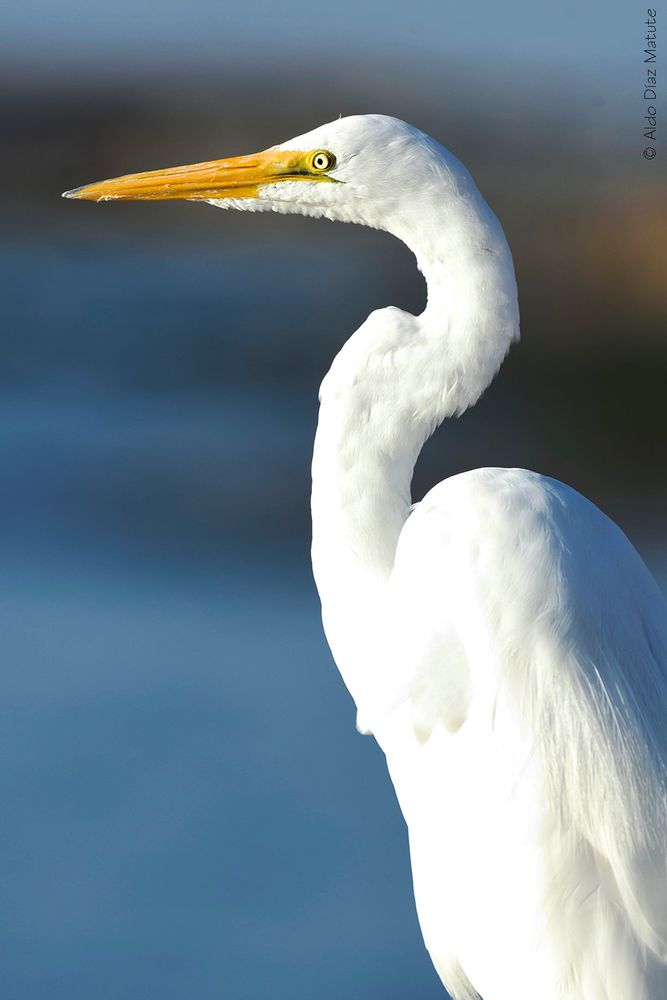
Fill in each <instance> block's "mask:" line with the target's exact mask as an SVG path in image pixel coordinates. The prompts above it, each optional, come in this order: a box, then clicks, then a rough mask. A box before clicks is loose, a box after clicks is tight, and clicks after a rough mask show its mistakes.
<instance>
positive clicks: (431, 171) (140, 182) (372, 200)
mask: <svg viewBox="0 0 667 1000" xmlns="http://www.w3.org/2000/svg"><path fill="white" fill-rule="evenodd" d="M434 188H437V189H438V194H439V197H440V199H442V198H443V196H445V197H446V196H447V193H448V190H449V193H450V194H451V196H452V197H454V198H457V199H461V198H462V197H465V196H466V195H469V194H470V193H471V190H472V191H474V190H475V188H474V184H473V183H472V181H471V179H470V176H469V174H468V172H467V171H466V170H465V168H464V167H463V166H462V165H461V164H460V163H459V162H458V160H456V159H455V157H453V156H451V154H449V153H447V152H446V150H444V149H443V148H442V147H441V146H439V145H438V144H437V143H436V142H435V141H434V140H433V139H431V138H429V137H428V136H427V135H425V134H424V133H423V132H420V131H418V130H417V129H415V128H413V127H412V126H411V125H408V124H406V123H405V122H402V121H399V120H398V119H396V118H390V117H387V116H385V115H353V116H351V117H348V118H339V119H338V120H337V121H334V122H330V123H329V124H328V125H321V126H319V127H318V128H316V129H313V131H311V132H307V133H306V134H305V135H300V136H297V137H296V138H294V139H289V140H288V141H287V142H283V143H281V144H279V145H277V146H272V147H271V148H270V149H267V150H264V151H262V152H260V153H254V154H251V155H249V156H236V157H232V158H229V159H221V160H211V161H208V162H205V163H195V164H191V165H189V166H184V167H174V168H170V169H166V170H153V171H148V172H146V173H140V174H128V175H126V176H123V177H116V178H113V179H112V180H107V181H101V182H99V183H95V184H88V185H86V186H85V187H80V188H76V189H75V190H73V191H67V192H66V193H65V197H66V198H79V199H84V200H88V201H112V200H157V199H174V198H182V199H183V198H184V199H189V200H192V201H207V202H209V203H210V204H212V205H216V206H218V207H219V208H235V209H240V210H242V211H254V212H257V211H260V212H261V211H274V212H282V213H295V214H302V215H310V216H315V217H320V216H323V217H325V218H328V219H336V220H339V221H342V222H360V223H362V224H365V225H369V226H373V227H374V228H379V229H389V230H392V231H396V228H397V226H398V227H400V222H401V217H402V216H403V215H405V216H406V217H407V216H408V215H409V214H410V210H411V209H412V211H414V202H415V199H416V198H418V197H419V196H420V194H425V193H429V192H431V191H432V190H433V189H434Z"/></svg>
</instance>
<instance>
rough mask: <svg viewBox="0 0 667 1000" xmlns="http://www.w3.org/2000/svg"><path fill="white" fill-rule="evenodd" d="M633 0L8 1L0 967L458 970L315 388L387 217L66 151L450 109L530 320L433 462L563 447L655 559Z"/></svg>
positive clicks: (663, 205)
mask: <svg viewBox="0 0 667 1000" xmlns="http://www.w3.org/2000/svg"><path fill="white" fill-rule="evenodd" d="M642 18H643V15H642V14H641V12H640V11H638V10H633V9H632V6H631V5H628V4H622V3H621V2H620V0H613V2H611V3H602V2H601V0H595V2H592V3H588V4H587V5H585V6H584V7H583V8H582V7H581V5H579V4H575V3H574V0H567V2H564V3H563V2H561V3H558V4H556V3H553V4H549V5H546V6H543V7H539V8H536V7H535V6H534V5H531V4H529V3H528V0H514V2H512V3H509V4H502V5H494V3H493V2H492V0H480V2H479V3H478V4H476V5H475V7H474V9H471V8H466V7H465V5H463V4H461V3H457V4H454V3H453V2H451V0H438V2H435V0H413V2H411V3H410V4H406V5H403V6H401V7H396V8H394V9H392V8H390V7H389V6H388V5H386V4H383V3H380V2H379V0H367V2H365V3H350V2H348V0H338V2H336V3H324V2H321V0H312V2H311V3H310V4H307V5H305V6H304V5H303V4H301V5H298V6H297V7H292V8H289V5H288V6H287V7H285V6H281V5H280V4H276V3H269V2H267V0H255V3H253V4H250V5H247V7H246V6H245V5H239V4H232V3H228V2H227V0H192V2H191V3H189V4H183V3H180V2H177V0H162V2H161V3H160V4H159V5H156V4H155V3H154V0H133V2H130V0H116V2H115V3H114V4H113V5H108V4H102V3H98V2H97V0H92V2H91V3H88V4H81V3H79V2H77V0H57V2H54V0H48V2H47V0H28V2H24V3H18V2H15V0H14V3H12V2H11V0H10V7H9V10H8V11H7V10H5V13H4V15H3V34H2V40H1V41H0V55H1V59H0V81H1V84H2V85H1V87H0V108H1V113H0V128H1V129H2V132H3V138H4V141H3V156H2V159H1V160H0V172H1V173H2V184H1V185H0V191H1V192H2V200H3V204H2V214H1V216H0V218H1V219H2V239H1V241H0V257H1V263H2V276H3V279H4V280H3V282H2V286H3V291H2V308H3V318H4V323H3V333H2V337H1V338H0V415H1V419H0V497H1V501H0V502H1V511H2V516H1V517H0V542H1V546H2V547H1V551H2V559H1V561H0V627H1V634H2V637H3V669H2V677H3V684H2V688H3V694H2V698H1V704H2V708H1V709H0V711H1V713H2V726H1V733H2V736H1V739H2V752H1V754H0V775H1V777H2V785H3V802H4V821H3V823H2V832H1V833H0V850H1V857H2V865H3V876H2V884H3V890H2V896H1V898H2V903H1V904H0V906H1V912H0V919H1V920H2V925H3V933H2V949H3V952H4V956H3V961H2V965H3V983H4V985H3V997H4V998H5V1000H37V998H40V1000H41V998H44V997H49V998H50V1000H57V998H59V997H63V998H67V1000H79V998H80V1000H83V998H86V1000H89V998H90V997H95V1000H134V998H137V1000H139V998H141V1000H143V998H147V997H159V998H160V1000H185V998H188V1000H189V998H192V997H196V998H197V1000H213V998H221V997H224V998H230V1000H237V998H238V1000H243V998H252V1000H254V998H263V997H269V996H270V997H272V998H275V1000H279V998H282V997H285V998H289V1000H311V998H312V997H317V998H318V1000H334V998H341V997H345V998H347V1000H362V998H363V1000H365V998H375V997H383V998H384V1000H399V998H408V997H409V998H410V1000H430V998H432V1000H436V998H437V997H442V996H443V992H442V990H441V987H440V985H439V983H438V981H437V979H436V976H435V974H434V972H433V971H432V969H431V966H430V962H429V960H428V958H427V956H426V954H425V952H424V950H423V945H422V943H421V938H420V935H419V930H418V926H417V921H416V917H415V914H414V906H413V901H412V894H411V885H410V874H409V866H408V855H407V840H406V833H405V829H404V825H403V822H402V819H401V817H400V814H399V812H398V808H397V806H396V803H395V801H394V797H393V792H392V789H391V786H390V784H389V781H388V778H387V777H386V774H385V768H384V762H383V759H382V755H381V754H380V752H379V751H378V749H377V747H376V746H375V745H374V743H373V741H372V740H369V739H364V738H362V737H360V736H358V735H357V734H356V733H355V729H354V711H353V706H352V703H351V701H350V699H349V697H348V695H347V693H346V691H345V690H344V688H343V685H342V682H341V681H340V680H339V678H338V675H337V672H336V670H335V667H334V665H333V663H332V661H331V657H330V655H329V653H328V650H327V647H326V645H325V642H324V639H323V636H322V633H321V626H320V621H319V605H318V601H317V596H316V593H315V590H314V586H313V583H312V579H311V575H310V564H309V553H308V549H309V515H308V502H309V498H308V492H309V461H310V449H311V444H312V438H313V434H314V430H315V423H316V418H317V388H318V384H319V381H320V380H321V378H322V376H323V375H324V373H325V371H326V369H327V367H328V365H329V363H330V361H331V358H332V357H333V355H334V353H335V352H336V350H337V349H338V348H339V347H340V346H341V344H342V343H343V342H344V340H345V339H346V337H347V336H348V335H349V334H350V333H351V332H352V331H353V330H354V329H355V328H356V327H357V326H358V325H359V324H360V323H361V322H362V320H363V319H364V318H365V316H366V315H367V314H368V313H369V312H370V311H371V310H372V309H374V308H376V307H379V306H382V305H386V304H390V303H391V304H395V305H399V306H402V307H404V308H407V309H410V310H413V311H418V310H420V309H421V306H422V303H423V301H424V287H423V283H422V280H421V278H420V276H419V275H418V273H417V271H416V269H415V266H414V263H413V260H412V258H411V256H410V254H409V253H408V251H407V250H406V249H405V248H404V247H402V246H401V245H400V244H398V243H397V242H396V241H393V240H392V239H391V238H390V237H388V236H385V235H383V234H381V233H377V232H370V231H365V230H362V229H360V228H355V227H345V226H335V225H332V224H331V223H328V222H325V221H321V222H316V221H313V220H306V219H301V218H296V219H289V218H281V217H275V218H274V217H269V216H256V217H253V216H238V217H235V216H234V215H233V214H232V213H222V212H216V211H214V210H213V209H212V208H210V207H208V206H204V205H191V204H190V205H189V204H179V203H163V204H140V203H137V204H130V205H123V204H107V205H94V204H88V203H78V202H63V201H61V199H60V197H59V196H60V192H61V191H62V190H64V189H66V188H71V187H74V186H76V185H78V184H82V183H85V182H89V181H93V180H97V179H100V178H103V177H109V176H113V175H116V174H121V173H126V172H128V171H135V170H141V169H150V168H155V167H160V166H166V165H171V164H178V163H187V162H193V161H196V160H204V159H210V158H214V157H218V156H222V155H232V154H235V153H242V152H250V151H253V150H256V149H261V148H265V147H266V146H269V145H271V144H273V143H275V142H279V141H281V140H283V139H286V138H288V137H290V136H292V135H296V134H299V133H301V132H303V131H306V130H308V129H310V128H312V127H314V126H316V125H318V124H321V123H323V122H326V121H328V120H331V119H332V118H335V117H337V116H338V115H339V114H350V113H357V112H364V111H378V112H383V113H387V114H393V115H396V116H398V117H402V118H406V119H408V120H409V121H411V122H412V123H413V124H415V125H417V126H419V127H421V128H423V129H425V130H426V131H429V132H431V133H432V134H433V135H434V136H435V137H436V138H438V139H439V140H440V141H442V142H443V143H444V144H445V145H446V146H448V147H449V148H450V149H452V150H453V151H454V152H455V153H456V154H457V155H458V156H459V157H460V158H461V159H462V160H463V161H464V162H465V163H466V164H467V165H468V167H469V168H470V169H471V171H472V173H473V175H474V176H475V178H476V180H477V182H478V184H479V186H480V188H481V190H482V192H483V193H484V195H485V196H486V198H487V200H488V201H489V202H490V204H491V205H492V207H493V208H494V210H495V212H496V213H497V214H498V216H499V217H500V219H501V222H502V223H503V225H504V227H505V231H506V233H507V236H508V239H509V241H510V244H511V246H512V248H513V251H514V256H515V262H516V267H517V276H518V281H519V288H520V298H521V309H522V329H523V338H524V339H523V342H522V343H521V345H519V346H518V347H515V348H514V349H513V351H512V353H511V356H510V358H509V359H508V361H507V362H506V364H505V366H504V368H503V370H502V372H501V375H500V377H499V378H498V379H497V381H496V383H495V384H494V385H493V387H492V388H491V389H490V390H489V391H488V392H487V393H486V395H485V396H484V398H483V400H482V401H481V402H480V404H479V405H478V406H477V407H476V408H475V409H474V411H472V412H470V413H468V414H466V415H465V416H464V417H463V418H462V419H460V420H459V421H456V422H454V423H452V424H451V425H448V426H446V427H444V428H441V430H440V432H439V433H437V434H436V435H435V437H434V438H433V440H432V441H431V442H430V443H429V445H428V446H427V448H426V449H425V452H424V454H423V455H422V457H421V459H420V462H419V465H418V467H417V472H416V476H415V483H414V495H415V498H419V497H420V496H421V495H422V494H423V492H424V491H425V490H426V489H428V488H429V487H430V486H431V485H433V484H434V483H435V482H437V481H438V480H439V479H441V478H443V477H444V476H446V475H449V474H451V473H454V472H457V471H461V470H463V469H467V468H473V467H475V466H478V465H518V466H527V467H529V468H534V469H536V470H538V471H540V472H544V473H548V474H550V475H553V476H557V477H559V478H562V479H564V480H566V481H567V482H569V483H570V484H571V485H573V486H575V487H576V488H577V489H579V490H580V491H581V492H583V493H585V494H587V495H588V496H589V497H591V498H592V499H593V500H594V501H596V502H597V503H598V504H599V505H600V506H601V507H602V508H603V509H604V510H605V511H606V512H608V513H609V514H610V515H611V516H613V517H614V518H615V519H617V520H619V521H620V523H621V524H622V525H623V527H624V528H625V530H626V531H627V532H628V534H629V535H630V537H631V539H632V540H633V541H634V543H635V544H636V545H637V547H638V548H639V550H640V551H641V553H642V555H643V556H644V558H645V559H646V560H647V562H648V563H649V565H650V566H651V568H652V569H653V571H654V572H655V573H656V575H657V576H658V578H659V579H660V580H661V582H662V583H663V586H664V583H665V580H666V578H667V532H666V531H665V528H664V521H663V511H664V503H665V495H666V493H667V472H666V465H665V449H664V437H665V391H664V386H665V382H666V376H667V350H666V348H665V320H666V311H667V306H666V303H667V300H666V297H665V290H664V286H665V263H666V256H667V198H666V189H665V183H664V179H665V173H664V166H663V164H662V161H661V156H662V153H663V147H662V146H658V156H657V158H656V160H654V161H653V162H647V161H646V160H644V159H643V157H642V149H643V146H644V142H643V140H642V126H643V118H642V115H643V114H645V109H644V106H643V101H642V87H643V79H644V69H645V67H644V65H643V52H642V50H643V47H644V43H643V36H644V33H645V29H644V26H643V24H642Z"/></svg>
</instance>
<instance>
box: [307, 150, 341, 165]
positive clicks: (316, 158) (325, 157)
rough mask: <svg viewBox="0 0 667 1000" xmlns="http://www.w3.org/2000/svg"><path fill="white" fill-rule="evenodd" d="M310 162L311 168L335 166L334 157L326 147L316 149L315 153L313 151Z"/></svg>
mask: <svg viewBox="0 0 667 1000" xmlns="http://www.w3.org/2000/svg"><path fill="white" fill-rule="evenodd" d="M310 162H311V165H312V167H313V170H331V168H332V167H333V166H335V163H336V158H335V157H334V155H333V153H329V152H328V151H327V150H326V149H318V150H317V152H316V153H313V155H312V157H311V159H310Z"/></svg>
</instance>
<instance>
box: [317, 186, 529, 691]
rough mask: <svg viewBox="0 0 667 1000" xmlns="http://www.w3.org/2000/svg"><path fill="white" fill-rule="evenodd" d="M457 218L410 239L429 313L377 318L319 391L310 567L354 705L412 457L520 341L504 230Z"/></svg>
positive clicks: (404, 509) (402, 513)
mask: <svg viewBox="0 0 667 1000" xmlns="http://www.w3.org/2000/svg"><path fill="white" fill-rule="evenodd" d="M480 202H481V198H480ZM481 204H482V205H483V204H484V203H483V202H481ZM484 207H485V206H484ZM489 220H491V221H489ZM456 221H457V222H458V225H452V218H451V212H450V213H449V216H448V218H447V219H445V220H443V227H442V229H441V230H440V235H439V238H438V240H437V241H435V245H434V241H433V240H430V241H416V240H415V239H410V236H409V235H406V237H405V242H407V243H408V244H412V249H413V250H414V252H415V254H416V256H417V260H418V263H419V266H420V269H421V270H422V272H423V273H424V277H425V278H426V282H427V289H428V300H427V306H426V309H425V310H424V312H423V313H422V314H421V315H420V316H412V315H410V314H408V313H405V312H402V311H401V310H399V309H395V308H392V307H390V308H388V309H381V310H378V311H377V312H374V313H371V315H370V316H369V318H368V319H367V320H366V322H365V323H364V324H363V326H361V327H360V329H359V330H358V331H357V332H356V333H355V334H354V335H353V336H352V337H351V338H350V340H349V341H348V342H347V343H346V344H345V345H344V347H343V348H342V350H341V351H340V353H339V354H338V355H337V357H336V358H335V360H334V362H333V365H332V367H331V369H330V371H329V372H328V374H327V376H326V377H325V379H324V381H323V383H322V387H321V391H320V404H321V405H320V414H319V421H318V428H317V434H316V438H315V448H314V453H313V467H312V472H313V489H312V517H313V549H312V555H313V570H314V574H315V579H316V583H317V587H318V590H319V592H320V597H321V599H322V608H323V618H324V624H325V630H326V632H327V637H328V639H329V643H330V645H331V647H332V651H333V653H334V656H335V658H336V661H337V663H338V666H339V668H340V669H341V672H342V673H343V676H344V678H345V680H346V683H347V684H348V687H349V688H350V690H351V691H352V694H353V696H354V697H355V698H356V700H357V702H358V703H359V698H358V696H357V691H356V690H355V676H354V675H355V672H356V673H358V672H359V671H363V666H362V665H361V661H362V660H363V659H364V652H363V650H364V645H365V644H364V641H363V635H362V633H363V632H364V630H365V631H367V632H368V631H369V630H371V629H373V628H374V627H376V626H374V625H373V618H374V612H375V611H377V612H379V609H380V606H381V603H382V595H383V591H384V587H385V585H386V582H387V580H388V579H389V576H390V574H391V570H392V566H393V562H394V555H395V552H396V545H397V542H398V537H399V535H400V532H401V529H402V527H403V525H404V523H405V520H406V518H407V517H408V514H409V510H410V504H411V497H410V483H411V479H412V472H413V469H414V466H415V462H416V460H417V456H418V455H419V452H420V451H421V448H422V446H423V445H424V442H425V441H426V440H427V438H428V437H429V436H430V435H431V434H432V433H433V431H434V429H435V428H436V427H437V425H438V424H439V423H441V421H442V420H443V419H444V418H445V417H447V416H452V415H455V414H459V413H461V412H463V410H465V409H466V408H467V407H468V406H470V405H472V404H473V403H474V402H475V401H476V400H477V399H478V398H479V396H480V395H481V393H482V392H483V391H484V389H485V388H486V386H487V385H488V384H489V382H490V381H491V379H492V378H493V376H494V375H495V373H496V371H497V370H498V367H499V366H500V364H501V362H502V360H503V358H504V356H505V354H506V352H507V350H508V348H509V346H510V343H511V341H512V340H513V339H515V338H516V335H517V333H518V315H517V306H516V288H515V285H514V275H513V269H512V264H511V258H510V256H509V251H508V249H507V245H506V243H505V240H504V237H503V236H502V231H501V230H500V227H499V225H498V223H497V222H496V220H495V218H494V217H493V216H492V215H491V213H490V212H488V210H487V213H484V214H483V215H481V216H475V215H473V216H472V218H471V219H470V218H466V219H465V220H463V221H462V220H456ZM464 223H465V224H464ZM494 224H495V225H494ZM397 235H401V234H400V233H397ZM412 235H414V234H412ZM424 242H426V244H427V245H426V246H424V245H423V243H424ZM420 243H421V244H422V245H420ZM369 648H370V640H369Z"/></svg>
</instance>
